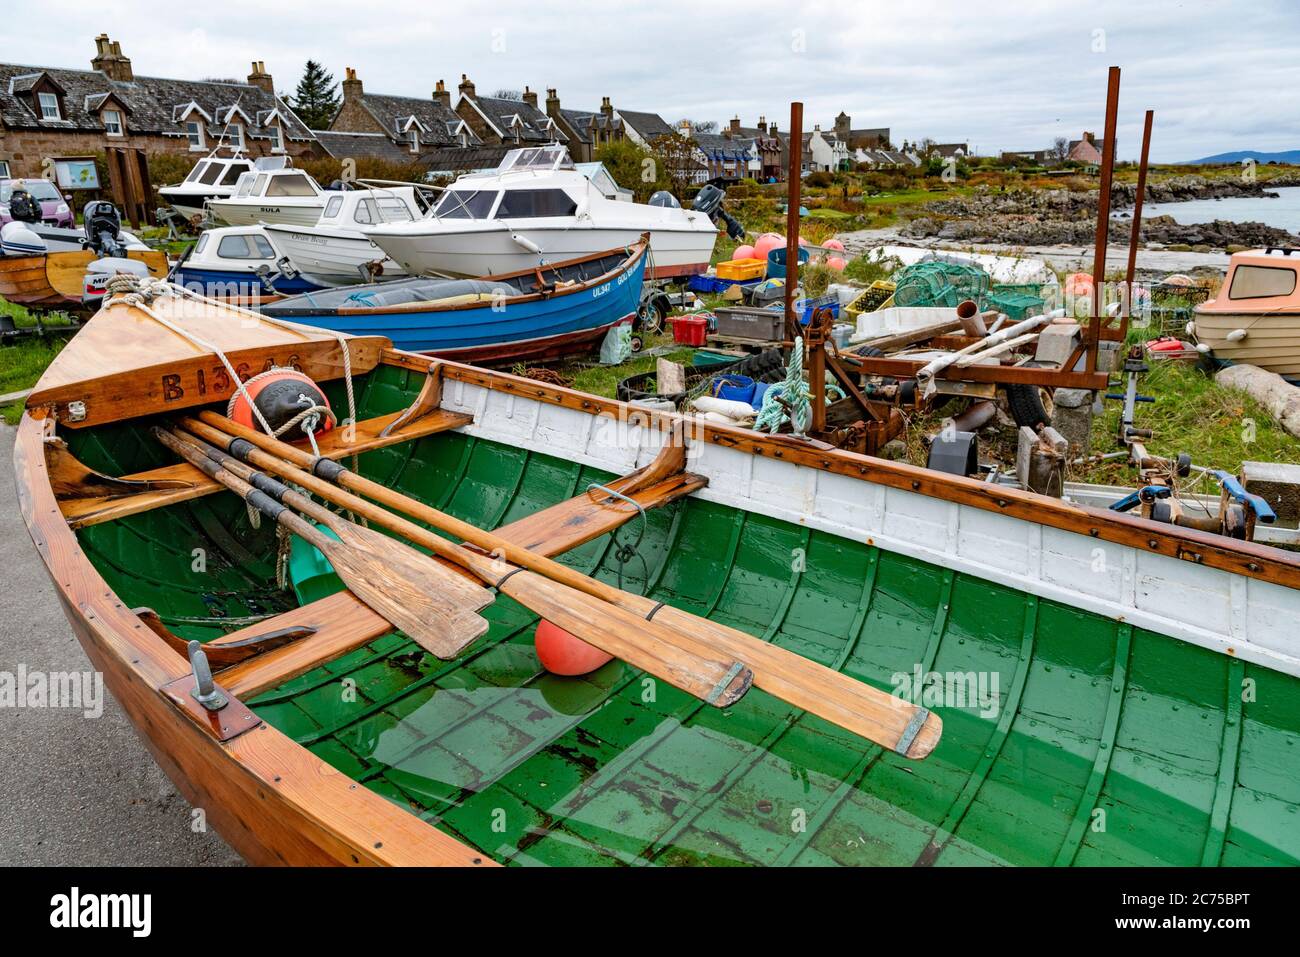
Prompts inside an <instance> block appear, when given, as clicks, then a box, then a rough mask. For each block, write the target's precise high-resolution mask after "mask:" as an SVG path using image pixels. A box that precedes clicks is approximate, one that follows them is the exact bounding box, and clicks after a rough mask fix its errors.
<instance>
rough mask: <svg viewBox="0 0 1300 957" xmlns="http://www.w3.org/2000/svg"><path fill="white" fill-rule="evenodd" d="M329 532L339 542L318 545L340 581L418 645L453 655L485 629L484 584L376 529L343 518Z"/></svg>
mask: <svg viewBox="0 0 1300 957" xmlns="http://www.w3.org/2000/svg"><path fill="white" fill-rule="evenodd" d="M334 531H335V533H336V534H338V535H339V538H340V541H337V542H336V541H334V540H333V539H329V540H328V541H327V542H326V543H325V544H326V548H324V549H322V550H323V551H324V553H325V557H326V558H327V559H329V561H330V564H332V565H333V566H334V571H335V572H336V573H337V574H338V576H339V578H340V579H341V580H342V581H343V584H345V585H346V586H347V587H348V589H349V590H350V591H351V592H352V593H353V594H354V595H356V596H357V597H358V598H360V599H361V600H362V601H363V602H365V603H366V604H367V605H369V606H370V607H371V608H372V609H374V610H375V611H377V612H378V613H379V614H380V615H382V616H383V617H385V618H387V619H388V620H389V621H390V622H392V623H393V626H394V627H396V628H397V629H398V630H400V631H402V632H404V633H405V634H406V635H407V636H408V637H410V638H411V639H412V640H413V641H415V642H416V644H418V645H419V646H420V647H421V648H424V649H425V650H427V651H429V652H431V653H432V654H434V655H437V656H438V657H439V658H443V659H450V658H455V657H456V656H457V655H458V654H460V653H461V652H462V651H464V650H465V648H466V647H468V646H469V645H470V644H472V643H473V642H474V640H475V639H477V638H478V637H479V636H480V635H482V634H483V633H484V632H485V631H487V629H488V622H487V620H486V619H484V618H483V617H482V616H480V615H479V614H478V611H479V610H480V609H481V608H484V607H485V606H486V605H488V604H490V603H491V601H492V593H491V592H489V591H488V590H487V589H486V588H482V587H479V586H476V585H474V584H473V583H471V582H468V581H466V580H465V579H464V578H462V577H461V576H459V575H457V574H456V573H455V572H453V571H451V570H450V569H448V568H447V567H445V566H444V565H442V564H440V563H438V562H436V561H434V560H433V559H431V558H429V557H428V556H426V555H424V554H422V553H420V552H417V551H414V550H413V549H411V548H410V547H409V546H406V545H403V544H402V543H400V542H397V541H394V540H393V539H390V538H388V537H387V536H385V535H381V534H379V533H378V532H372V531H370V530H369V529H363V528H360V527H359V526H356V525H352V524H351V523H349V522H342V521H341V522H339V523H337V525H336V526H335V527H334ZM464 586H468V588H466V587H464Z"/></svg>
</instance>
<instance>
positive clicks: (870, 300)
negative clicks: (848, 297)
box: [844, 279, 894, 322]
mask: <svg viewBox="0 0 1300 957" xmlns="http://www.w3.org/2000/svg"><path fill="white" fill-rule="evenodd" d="M893 304H894V284H893V283H892V282H889V281H888V280H885V279H877V280H876V281H875V282H873V283H872V284H871V285H870V286H868V287H867V288H866V289H864V290H862V292H860V293H859V294H858V295H857V296H856V297H855V298H854V300H853V301H852V302H851V303H849V304H848V305H847V306H845V307H844V312H845V314H846V315H847V316H848V318H849V321H850V322H857V321H858V316H860V315H862V314H863V313H864V312H875V311H876V310H877V309H887V308H889V307H890V306H892V305H893Z"/></svg>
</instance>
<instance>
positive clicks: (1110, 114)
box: [1085, 66, 1119, 372]
mask: <svg viewBox="0 0 1300 957" xmlns="http://www.w3.org/2000/svg"><path fill="white" fill-rule="evenodd" d="M1118 113H1119V67H1117V66H1113V67H1111V68H1110V76H1109V79H1108V81H1107V83H1106V132H1105V134H1104V135H1105V137H1106V139H1105V141H1104V142H1103V144H1102V151H1101V182H1100V183H1099V184H1098V186H1097V239H1096V250H1095V252H1094V254H1093V258H1092V321H1091V322H1090V323H1089V326H1088V355H1087V365H1086V366H1085V371H1087V372H1096V371H1097V347H1098V344H1099V343H1100V341H1101V319H1102V315H1103V312H1104V309H1105V296H1104V291H1103V289H1102V284H1103V283H1104V282H1105V279H1106V240H1107V233H1108V232H1109V231H1110V183H1111V177H1112V176H1113V175H1114V172H1115V120H1116V116H1117V114H1118Z"/></svg>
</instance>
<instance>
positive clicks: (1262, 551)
mask: <svg viewBox="0 0 1300 957" xmlns="http://www.w3.org/2000/svg"><path fill="white" fill-rule="evenodd" d="M381 361H382V362H384V363H385V364H387V365H392V366H396V367H400V368H404V369H409V370H411V371H416V372H423V371H424V370H425V369H427V368H428V366H429V365H430V364H431V363H432V362H433V361H434V360H432V359H429V358H428V357H427V356H420V355H417V354H415V353H409V352H403V351H401V350H397V349H388V350H385V351H384V353H383V354H382V357H381ZM438 361H440V362H441V364H442V376H443V379H444V381H458V382H465V383H467V384H470V385H475V386H479V387H481V388H485V389H491V390H493V391H496V392H504V393H506V394H509V395H518V396H522V397H525V398H529V399H533V400H536V401H538V402H544V403H548V404H550V405H556V406H561V407H564V408H569V409H577V410H580V411H583V412H587V413H589V414H591V415H600V416H605V417H608V418H626V419H629V420H635V421H637V422H640V423H643V424H644V425H646V426H647V427H653V428H658V429H660V430H661V431H671V430H673V429H674V428H678V427H679V423H680V422H681V421H682V420H683V417H682V416H681V415H679V414H677V413H672V412H657V411H653V410H648V409H642V408H637V407H635V406H629V405H626V404H624V403H622V402H618V401H615V400H613V399H604V398H601V397H599V396H594V395H589V394H587V393H584V392H577V391H575V390H573V389H566V388H563V387H561V386H555V385H549V384H546V383H541V382H538V381H537V380H535V379H525V378H522V377H520V376H515V375H511V374H510V373H507V372H498V371H495V370H488V369H481V368H478V367H475V366H468V365H464V364H462V363H457V362H453V361H450V360H446V359H443V360H438ZM686 428H687V430H688V434H689V435H690V438H691V440H692V441H701V440H702V441H705V442H709V443H711V444H714V445H720V446H723V447H726V448H732V449H737V450H739V451H742V452H748V453H750V454H752V455H762V456H767V457H769V458H773V459H777V460H780V461H785V462H791V463H793V464H796V465H802V466H806V467H809V468H815V469H820V470H821V471H824V472H832V473H835V474H838V475H845V476H849V477H851V478H856V479H859V480H861V481H864V482H871V483H873V484H875V485H882V486H886V487H888V488H895V489H903V490H906V491H910V492H917V493H919V494H921V495H927V496H930V497H932V498H937V499H942V500H944V501H949V502H956V503H958V504H961V505H969V506H971V507H973V508H978V509H982V510H984V511H988V512H995V513H997V514H1000V515H1009V516H1011V517H1013V518H1019V519H1022V520H1024V521H1028V522H1034V523H1037V524H1040V525H1045V526H1048V527H1051V528H1058V529H1061V530H1063V531H1068V532H1075V533H1077V534H1080V535H1087V536H1089V537H1091V538H1096V539H1098V540H1100V541H1107V542H1113V543H1115V544H1119V545H1127V546H1130V547H1132V548H1135V549H1138V550H1140V551H1144V552H1151V553H1154V554H1158V555H1166V556H1169V557H1171V558H1177V559H1180V560H1182V561H1188V562H1192V563H1193V564H1197V565H1205V566H1208V567H1210V568H1218V569H1222V570H1224V571H1228V572H1231V573H1233V574H1235V575H1241V576H1243V577H1245V578H1252V579H1256V580H1258V581H1265V582H1272V583H1274V584H1278V585H1282V586H1285V587H1287V588H1300V556H1298V555H1293V554H1292V553H1289V552H1284V551H1281V550H1279V549H1275V548H1272V547H1270V546H1267V545H1261V544H1259V543H1257V542H1243V541H1237V540H1235V539H1230V538H1226V537H1224V536H1222V535H1214V534H1211V533H1209V532H1201V531H1197V530H1196V529H1190V528H1182V527H1180V526H1176V525H1164V524H1161V523H1159V522H1153V521H1150V520H1149V519H1144V518H1141V517H1139V516H1136V515H1129V514H1127V513H1122V512H1112V511H1109V510H1107V509H1100V508H1093V507H1090V506H1084V505H1075V504H1072V503H1069V502H1064V501H1062V500H1061V499H1058V498H1052V497H1051V496H1047V495H1039V494H1037V493H1034V492H1027V491H1023V490H1021V489H1014V488H1007V487H1005V486H999V485H990V484H989V483H987V482H981V481H978V480H976V479H969V478H965V477H962V476H957V475H945V474H943V473H941V472H935V471H932V470H930V469H925V468H921V467H919V466H915V465H910V464H908V463H905V462H895V461H890V460H888V459H879V458H874V457H872V456H869V455H861V454H859V453H856V452H848V451H845V450H843V449H834V448H829V447H820V446H819V443H815V442H808V441H804V440H800V439H796V438H793V437H791V436H785V435H764V434H762V433H758V432H754V431H752V430H748V429H737V428H732V427H730V426H725V425H717V424H714V423H707V422H701V421H699V420H695V419H687V420H686Z"/></svg>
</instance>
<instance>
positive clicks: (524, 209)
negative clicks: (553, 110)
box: [362, 144, 743, 278]
mask: <svg viewBox="0 0 1300 957" xmlns="http://www.w3.org/2000/svg"><path fill="white" fill-rule="evenodd" d="M705 189H706V190H710V192H709V194H708V195H709V196H711V197H720V196H721V191H720V190H718V189H716V188H714V187H706V188H705ZM660 202H662V203H663V205H649V204H644V203H629V202H623V201H620V200H613V199H609V198H608V197H606V196H605V195H604V194H603V193H602V192H601V191H600V189H599V188H598V187H597V186H596V185H595V184H593V183H592V181H591V180H590V179H589V178H588V177H587V176H585V175H584V174H583V173H582V172H581V171H580V170H578V169H577V168H576V167H575V166H574V164H573V161H572V160H571V159H570V158H569V154H568V151H567V150H566V149H565V148H564V147H563V146H561V145H558V144H549V145H546V146H533V147H526V148H522V149H516V150H511V151H510V152H508V153H507V154H506V155H505V157H504V158H503V159H502V161H501V164H500V166H498V167H497V169H495V170H492V171H490V172H486V173H471V174H468V175H466V176H462V177H460V178H459V179H457V180H456V181H455V182H454V183H453V184H452V185H451V186H450V187H448V188H447V189H446V190H445V191H444V192H443V195H442V196H441V197H440V199H439V200H438V202H437V203H436V204H435V205H434V207H433V208H432V209H431V210H430V211H429V213H428V215H426V216H424V217H423V218H421V219H418V220H415V221H413V222H403V223H384V224H380V225H376V226H371V227H369V228H363V229H362V232H363V233H365V235H366V236H367V237H368V238H369V239H371V240H372V241H373V242H374V243H375V244H376V245H377V246H379V247H380V248H381V249H383V250H384V252H386V253H387V254H388V255H389V256H391V257H392V258H393V259H395V260H396V261H397V262H398V263H400V264H401V266H402V268H404V269H405V270H406V271H407V272H408V273H410V274H411V275H422V274H429V275H442V276H457V277H473V276H486V275H493V274H500V273H509V272H516V271H518V270H521V269H531V268H533V267H534V266H538V265H543V264H546V263H551V262H560V261H564V260H569V259H576V258H580V257H582V256H588V255H591V254H592V253H594V252H598V251H600V250H604V249H611V248H614V247H617V246H630V245H631V244H632V243H634V242H636V241H637V239H638V237H640V235H641V234H642V233H645V232H649V233H650V262H649V263H648V265H647V267H646V277H647V278H668V277H674V276H691V275H696V274H699V273H702V272H704V270H705V269H707V268H708V264H709V259H710V257H711V256H712V253H713V244H714V240H715V239H716V238H717V234H718V227H717V226H716V225H715V223H714V218H713V217H714V215H718V214H720V213H721V209H720V205H721V201H720V198H718V199H717V200H716V205H715V207H714V209H713V211H712V212H713V214H712V215H711V213H710V211H705V210H701V209H699V208H694V209H683V208H681V206H680V205H679V204H678V203H677V202H676V200H674V199H672V198H671V197H669V196H666V195H665V196H664V197H662V198H661V199H660ZM696 205H697V207H698V206H699V205H700V204H699V201H698V200H697V204H696ZM733 222H734V221H733ZM737 228H738V227H737ZM742 232H743V231H742Z"/></svg>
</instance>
